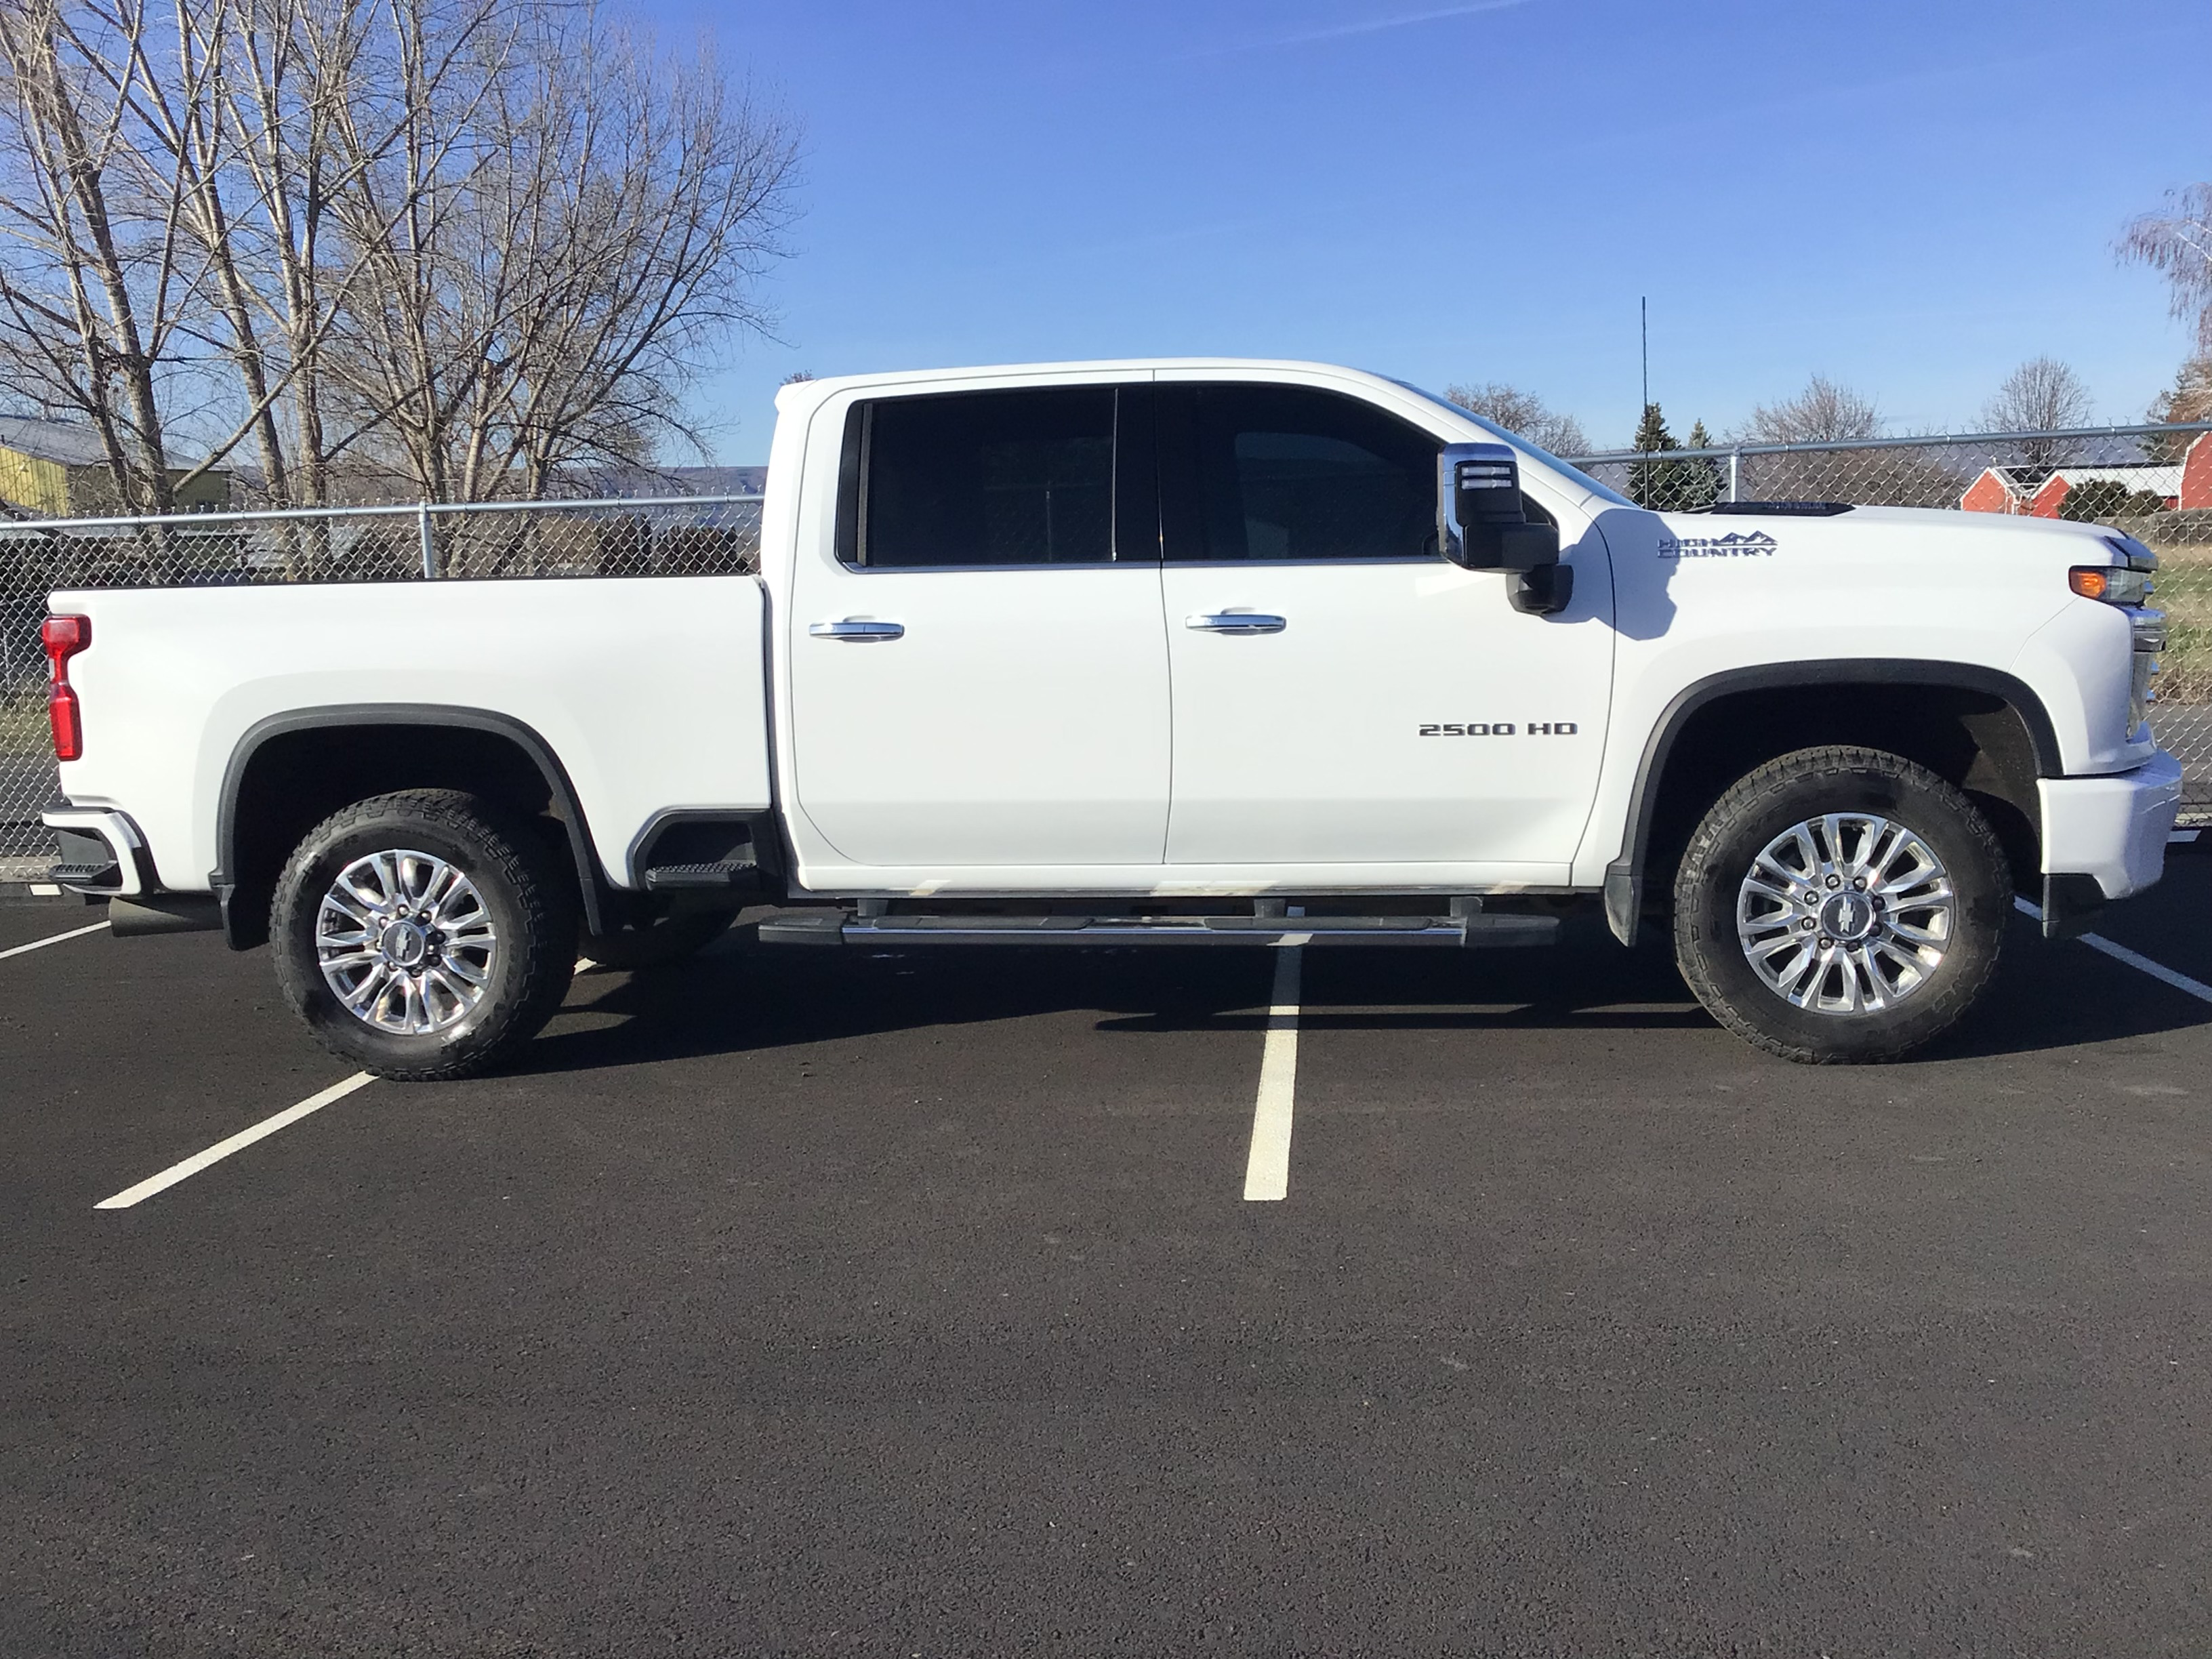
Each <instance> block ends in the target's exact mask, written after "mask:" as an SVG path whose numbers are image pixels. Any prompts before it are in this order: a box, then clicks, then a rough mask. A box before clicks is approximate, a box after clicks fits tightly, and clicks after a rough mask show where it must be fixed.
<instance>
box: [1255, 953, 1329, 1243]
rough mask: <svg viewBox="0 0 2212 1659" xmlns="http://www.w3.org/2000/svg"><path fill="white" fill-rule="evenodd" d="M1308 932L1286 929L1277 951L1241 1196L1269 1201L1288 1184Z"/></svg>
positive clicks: (1282, 1193)
mask: <svg viewBox="0 0 2212 1659" xmlns="http://www.w3.org/2000/svg"><path fill="white" fill-rule="evenodd" d="M1312 938H1313V935H1312V934H1311V933H1285V935H1284V936H1283V938H1282V939H1281V941H1280V942H1279V945H1277V948H1276V951H1275V988H1274V991H1273V994H1272V995H1271V996H1270V997H1269V999H1268V1008H1267V1047H1266V1048H1263V1049H1262V1050H1261V1054H1260V1094H1259V1097H1258V1098H1257V1099H1256V1100H1255V1101H1254V1102H1253V1103H1252V1150H1251V1152H1250V1153H1249V1155H1248V1156H1247V1157H1246V1158H1245V1160H1244V1196H1245V1197H1246V1198H1247V1199H1249V1200H1254V1201H1255V1202H1261V1203H1270V1202H1273V1201H1275V1200H1279V1199H1281V1198H1283V1197H1285V1196H1286V1195H1287V1194H1289V1192H1290V1190H1291V1109H1292V1107H1293V1105H1294V1104H1295V1103H1296V1100H1297V1085H1298V981H1299V979H1300V976H1301V974H1302V971H1303V968H1304V958H1305V954H1306V953H1305V950H1304V946H1305V945H1306V943H1307V941H1308V940H1310V939H1312Z"/></svg>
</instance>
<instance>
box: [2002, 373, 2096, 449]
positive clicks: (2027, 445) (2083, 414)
mask: <svg viewBox="0 0 2212 1659" xmlns="http://www.w3.org/2000/svg"><path fill="white" fill-rule="evenodd" d="M2095 408H2096V405H2095V403H2094V401H2093V399H2092V398H2090V396H2089V388H2088V386H2087V383H2085V382H2084V381H2083V380H2082V379H2081V376H2080V375H2079V374H2075V372H2074V371H2073V370H2072V369H2071V368H2068V367H2067V366H2066V365H2065V364H2064V363H2062V362H2059V361H2058V360H2057V358H2055V357H2032V358H2030V359H2029V360H2028V361H2027V362H2024V363H2022V364H2021V366H2020V367H2019V368H2015V370H2013V372H2012V373H2011V374H2008V375H2006V376H2005V379H2004V384H2003V385H2002V386H1999V387H1997V389H1996V392H1995V394H1994V395H1992V396H1991V397H1990V400H1989V402H1987V403H1985V404H1983V405H1982V425H1983V428H1984V429H1985V430H1987V431H1990V432H2054V431H2061V430H2063V429H2064V428H2068V427H2075V426H2086V425H2087V424H2088V422H2089V417H2090V416H2091V415H2092V414H2093V412H2094V411H2095ZM2012 450H2013V453H2015V456H2016V457H2017V458H2018V462H2019V465H2023V466H2033V467H2052V466H2057V465H2058V464H2059V463H2060V462H2062V461H2065V460H2069V459H2073V457H2074V455H2075V453H2077V452H2076V446H2075V445H2072V444H2069V442H2068V441H2066V440H2064V439H2063V438H2031V439H2027V440H2026V441H2022V442H2021V443H2017V444H2015V445H2013V446H2012Z"/></svg>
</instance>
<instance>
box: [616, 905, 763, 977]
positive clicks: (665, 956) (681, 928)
mask: <svg viewBox="0 0 2212 1659" xmlns="http://www.w3.org/2000/svg"><path fill="white" fill-rule="evenodd" d="M741 908H743V907H742V906H739V905H735V904H725V905H713V906H708V907H706V908H701V909H696V910H688V909H687V910H671V911H670V912H669V913H668V914H666V915H661V916H657V917H655V918H654V919H653V920H652V921H649V922H647V924H646V925H645V926H644V927H627V928H624V929H623V931H622V932H621V933H586V934H585V935H584V936H583V939H582V941H581V943H580V944H579V945H577V946H576V951H577V954H579V955H580V956H583V957H589V958H590V959H591V960H592V962H594V963H597V964H599V966H600V967H602V968H613V969H621V970H625V971H627V970H629V969H637V968H658V967H660V966H662V965H663V964H665V963H671V962H681V961H683V960H684V957H688V956H690V955H692V954H693V953H694V952H696V951H702V950H704V949H705V948H706V947H707V946H708V945H712V944H713V943H714V941H715V940H716V939H720V938H721V936H722V935H723V934H724V933H727V932H729V930H730V924H731V923H732V922H733V921H736V920H737V919H738V910H739V909H741Z"/></svg>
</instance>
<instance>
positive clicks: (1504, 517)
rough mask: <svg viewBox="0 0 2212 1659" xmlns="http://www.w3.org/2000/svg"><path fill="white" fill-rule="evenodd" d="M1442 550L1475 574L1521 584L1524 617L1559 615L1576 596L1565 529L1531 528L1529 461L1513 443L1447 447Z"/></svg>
mask: <svg viewBox="0 0 2212 1659" xmlns="http://www.w3.org/2000/svg"><path fill="white" fill-rule="evenodd" d="M1437 547H1438V549H1440V550H1442V552H1443V556H1444V557H1446V558H1448V559H1449V560H1450V561H1451V562H1453V563H1454V564H1456V565H1461V566H1463V567H1465V568H1467V569H1469V570H1504V571H1510V572H1511V573H1512V574H1513V575H1514V576H1515V578H1516V580H1515V581H1514V583H1513V591H1512V593H1511V595H1510V597H1511V599H1512V601H1513V608H1514V609H1515V610H1516V611H1528V612H1532V613H1534V614H1536V615H1539V616H1551V615H1553V613H1555V612H1557V611H1564V610H1565V608H1566V606H1567V602H1568V600H1569V599H1571V598H1572V597H1573V596H1574V591H1575V573H1574V572H1573V571H1572V570H1570V569H1567V568H1565V567H1564V566H1562V565H1561V564H1560V563H1559V526H1557V525H1549V524H1531V523H1529V522H1528V513H1527V512H1526V511H1525V510H1524V509H1523V507H1522V501H1521V459H1520V457H1519V456H1518V455H1516V453H1514V452H1513V450H1512V449H1511V447H1510V446H1508V445H1505V444H1446V445H1445V446H1444V447H1443V451H1442V453H1440V454H1439V455H1438V456H1437Z"/></svg>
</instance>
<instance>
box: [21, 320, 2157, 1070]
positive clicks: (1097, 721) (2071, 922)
mask: <svg viewBox="0 0 2212 1659" xmlns="http://www.w3.org/2000/svg"><path fill="white" fill-rule="evenodd" d="M778 407H779V410H780V416H779V420H778V423H777V427H776V431H775V445H774V450H773V453H772V456H771V459H770V463H769V477H768V484H767V490H766V499H765V502H764V505H763V527H762V532H761V553H760V572H759V574H758V575H757V576H753V575H742V574H741V575H725V576H702V577H662V578H652V579H638V580H627V579H569V580H485V581H466V580H455V581H442V582H425V583H386V584H373V583H364V584H358V585H346V586H250V587H228V588H201V589H172V590H140V591H117V592H106V591H100V592H58V593H56V594H54V595H53V597H52V611H53V615H52V617H49V619H48V621H47V623H46V641H47V647H48V653H49V655H50V657H51V659H52V671H53V672H52V678H53V687H52V703H53V709H54V726H55V734H56V748H57V752H58V755H59V757H60V759H61V767H60V770H61V777H62V785H63V790H64V796H65V798H66V799H67V800H68V801H69V803H70V805H69V806H68V808H67V810H57V811H53V812H52V813H50V814H49V815H48V817H47V820H46V821H47V823H49V824H51V825H52V827H53V828H54V829H56V830H57V831H58V833H59V836H60V838H61V841H62V843H63V856H64V878H66V879H67V880H69V881H70V883H71V884H73V885H75V886H76V888H77V889H78V890H82V891H83V892H85V893H87V894H94V895H106V896H110V897H111V898H112V903H111V905H110V909H109V914H110V915H111V917H112V919H113V921H114V927H115V931H116V932H117V933H121V934H127V933H132V932H137V931H153V930H168V929H173V928H180V927H196V926H197V927H222V929H223V930H224V931H225V932H226V933H228V939H229V942H230V944H231V945H233V946H234V948H239V949H246V948H249V947H252V946H254V945H259V944H261V943H264V942H268V943H270V945H272V946H273V951H274V955H275V957H276V972H277V975H278V978H279V980H280V981H281V982H282V985H283V989H284V992H285V994H286V995H287V997H288V998H289V1000H290V1001H291V1003H292V1005H293V1006H295V1008H296V1009H297V1010H298V1011H299V1012H300V1013H301V1016H302V1018H305V1019H306V1020H307V1022H308V1024H310V1025H311V1026H312V1027H313V1029H314V1030H315V1031H316V1033H317V1034H318V1035H319V1036H320V1037H321V1039H322V1040H323V1041H324V1042H325V1043H327V1044H328V1045H329V1046H330V1047H331V1048H333V1049H335V1050H337V1052H338V1053H340V1054H343V1055H345V1056H347V1057H348V1058H349V1059H351V1060H356V1061H357V1062H359V1063H360V1064H362V1066H367V1067H368V1068H369V1069H370V1070H372V1071H374V1072H377V1073H381V1074H383V1075H386V1076H390V1077H398V1078H413V1079H429V1078H447V1077H453V1076H458V1075H460V1074H462V1073H467V1072H471V1071H473V1070H477V1069H479V1068H481V1067H483V1066H487V1065H489V1064H491V1063H493V1062H494V1061H495V1060H497V1059H498V1058H499V1057H501V1055H504V1054H510V1053H511V1052H512V1051H513V1049H514V1048H515V1047H516V1046H517V1045H518V1044H520V1043H522V1042H526V1041H527V1040H528V1038H529V1037H530V1036H532V1034H533V1033H534V1032H535V1031H536V1030H538V1027H539V1026H540V1025H541V1024H543V1022H544V1020H545V1019H546V1018H547V1017H548V1016H549V1014H550V1012H552V1011H553V1010H554V1009H555V1008H556V1007H557V1006H558V1005H559V1004H560V1001H561V1000H562V994H563V992H564V991H565V989H566V987H567V985H568V980H569V977H570V975H571V973H572V971H573V969H574V963H575V960H576V957H577V954H578V950H579V938H580V937H581V939H582V941H583V942H582V945H581V949H582V950H583V951H584V953H585V954H586V955H588V956H591V957H596V958H599V959H600V960H602V961H605V962H609V963H616V964H624V963H629V964H638V963H645V962H647V961H649V960H652V959H654V958H668V957H676V956H678V955H680V954H682V953H683V952H684V951H688V950H691V949H696V947H697V946H698V945H700V944H701V943H702V942H703V941H704V940H706V939H708V938H711V937H712V936H713V933H714V931H715V930H717V929H719V928H720V927H723V926H725V925H726V923H727V922H728V921H729V920H730V919H731V917H732V915H735V914H736V912H737V911H738V909H739V908H743V907H744V906H747V905H766V906H769V907H773V909H774V913H773V914H772V915H770V917H769V920H768V921H764V922H763V924H762V925H761V927H760V937H761V939H763V940H764V941H781V942H785V943H790V944H801V943H806V944H823V945H838V944H842V943H850V942H857V941H863V940H866V941H875V942H883V941H890V942H896V944H897V945H901V946H907V945H923V944H933V943H958V944H963V945H974V944H978V943H1007V944H1019V945H1031V946H1036V945H1095V944H1112V945H1128V944H1133V943H1161V944H1173V945H1276V944H1282V943H1285V942H1295V943H1300V944H1310V945H1316V946H1322V945H1449V946H1454V947H1462V948H1463V947H1467V946H1482V945H1528V944H1539V943H1544V942H1547V941H1548V940H1549V939H1552V938H1553V936H1554V935H1555V933H1556V932H1557V930H1558V928H1559V922H1560V919H1561V917H1562V916H1563V915H1566V914H1567V913H1569V912H1570V911H1571V910H1573V909H1575V908H1577V907H1584V906H1587V907H1593V908H1594V907H1596V906H1599V905H1601V906H1602V907H1603V912H1604V915H1605V917H1606V919H1607V921H1608V922H1609V924H1610V926H1611V928H1612V931H1613V933H1614V934H1615V935H1617V936H1618V937H1619V938H1620V940H1621V941H1622V942H1623V943H1624V944H1632V943H1633V942H1634V940H1635V938H1636V935H1637V932H1638V927H1640V926H1642V925H1644V923H1645V922H1646V921H1651V920H1654V919H1666V921H1667V924H1668V925H1669V926H1671V927H1672V929H1673V936H1674V950H1675V952H1676V954H1677V957H1678V959H1679V962H1680V967H1681V970H1682V973H1683V975H1684V976H1685V978H1686V980H1687V981H1688V982H1689V984H1690V986H1691V987H1692V990H1693V991H1694V992H1695V993H1696V994H1697V996H1698V997H1699V1000H1701V1001H1702V1002H1703V1003H1704V1004H1705V1006H1706V1007H1707V1008H1709V1009H1710V1010H1711V1012H1713V1014H1714V1015H1715V1017H1716V1018H1718V1019H1719V1020H1720V1021H1721V1022H1722V1023H1723V1024H1725V1025H1727V1026H1728V1027H1729V1029H1731V1030H1735V1031H1736V1032H1737V1033H1739V1034H1740V1035H1741V1036H1744V1037H1745V1038H1747V1039H1748V1040H1749V1041H1750V1042H1753V1043H1756V1044H1757V1045H1759V1047H1760V1048H1765V1049H1767V1050H1769V1051H1771V1052H1772V1053H1774V1054H1780V1055H1784V1056H1786V1057H1788V1058H1790V1059H1792V1060H1885V1059H1889V1058H1893V1057H1895V1056H1897V1055H1899V1054H1903V1053H1905V1051H1907V1050H1908V1049H1910V1048H1913V1047H1915V1046H1916V1045H1917V1044H1920V1043H1922V1042H1926V1041H1927V1040H1928V1039H1929V1038H1930V1037H1932V1036H1935V1035H1936V1033H1938V1032H1940V1031H1942V1030H1945V1029H1946V1028H1947V1027H1948V1026H1950V1025H1951V1024H1954V1022H1955V1021H1956V1020H1957V1019H1958V1018H1960V1016H1961V1015H1962V1014H1963V1013H1964V1012H1966V1009H1967V1007H1968V1006H1970V1005H1971V1004H1972V1001H1973V1000H1974V999H1975V997H1976V995H1977V994H1978V993H1979V992H1980V991H1981V990H1982V989H1983V987H1984V986H1985V985H1986V984H1987V983H1988V982H1989V981H1990V974H1991V970H1992V969H1993V967H1994V965H1995V963H1996V956H1997V950H1998V945H1999V940H2000V938H2001V935H2002V931H2003V928H2004V927H2005V923H2006V920H2007V916H2008V912H2009V910H2010V909H2011V908H2012V902H2013V898H2014V895H2015V892H2016V891H2026V892H2027V893H2030V894H2032V895H2033V896H2034V897H2035V898H2036V899H2037V900H2038V901H2039V902H2040V904H2041V906H2042V910H2043V915H2044V917H2045V927H2046V930H2047V931H2050V932H2052V933H2063V932H2064V931H2066V930H2068V929H2069V928H2073V927H2079V926H2080V925H2081V921H2082V919H2083V918H2084V917H2085V916H2086V915H2087V913H2088V912H2089V911H2090V910H2092V909H2093V908H2094V907H2095V906H2096V905H2098V904H2099V903H2100V902H2103V901H2105V900H2107V899H2115V898H2119V897H2122V896H2125V895H2127V894H2130V893H2134V892H2136V891H2139V890H2142V888H2144V887H2147V886H2148V885H2149V884H2152V883H2154V882H2155V881H2156V880H2157V879H2158V878H2159V876H2160V870H2161V867H2162V862H2163V859H2164V855H2165V844H2166V837H2167V834H2168V831H2169V829H2170V828H2171V826H2172V821H2173V817H2174V813H2175V810H2176V807H2177V805H2178V803H2179V796H2180V769H2179V766H2178V765H2177V764H2176V763H2174V761H2173V760H2172V757H2169V756H2167V755H2165V754H2163V753H2161V752H2160V750H2159V749H2158V748H2157V746H2156V744H2154V742H2153V740H2152V738H2151V736H2150V732H2149V727H2148V724H2147V723H2146V719H2145V714H2146V706H2147V703H2148V699H2149V696H2150V687H2151V678H2152V676H2153V675H2154V673H2155V671H2156V667H2157V653H2158V652H2159V650H2160V647H2161V645H2162V644H2163V631H2162V629H2163V624H2162V620H2161V618H2160V615H2159V613H2158V612H2157V611H2153V610H2150V609H2148V606H2147V600H2148V594H2149V591H2150V580H2149V572H2150V570H2151V568H2152V567H2153V565H2154V559H2153V557H2152V556H2151V555H2150V553H2149V552H2148V550H2146V549H2144V548H2143V547H2142V546H2141V545H2140V544H2136V543H2135V542H2133V541H2130V540H2129V539H2127V538H2124V537H2121V536H2118V535H2115V534H2112V533H2111V532H2106V531H2104V530H2101V529H2100V528H2097V527H2095V526H2088V525H2075V524H2069V523H2060V522H2054V521H2045V520H2033V519H2019V518H2000V517H1984V516H1982V515H1978V514H1966V513H1936V512H1919V511H1906V510H1902V509H1892V508H1881V507H1845V506H1841V505H1837V504H1832V503H1812V502H1786V503H1785V502H1776V503H1743V504H1729V505H1724V506H1722V507H1715V508H1712V509H1711V510H1710V511H1708V512H1705V513H1694V514H1670V513H1653V512H1647V511H1645V510H1644V509H1643V508H1641V507H1637V506H1636V505H1634V504H1633V503H1632V502H1631V501H1627V500H1625V499H1624V498H1623V497H1621V496H1620V495H1617V494H1615V493H1614V492H1613V491H1612V490H1610V489H1607V488H1605V487H1604V486H1603V485H1601V484H1600V483H1596V482H1595V480H1593V479H1591V478H1589V477H1585V476H1584V475H1583V474H1582V473H1580V472H1578V471H1576V470H1575V469H1574V468H1573V467H1571V466H1569V465H1565V464H1564V463H1562V462H1560V461H1559V460H1557V459H1554V458H1553V457H1552V456H1550V455H1547V454H1546V453H1543V452H1542V451H1541V450H1540V449H1537V448H1534V447H1532V446H1530V445H1528V444H1527V443H1525V442H1523V441H1522V440H1520V439H1519V438H1516V437H1515V436H1514V435H1511V434H1510V433H1506V432H1503V431H1501V430H1499V429H1498V428H1495V427H1493V426H1491V425H1489V424H1488V423H1486V422H1484V421H1482V420H1480V419H1479V418H1477V417H1476V416H1473V415H1471V414H1469V413H1468V412H1467V411H1466V410H1462V409H1459V408H1457V407H1455V405H1453V404H1449V403H1447V402H1444V401H1443V400H1442V399H1439V398H1435V397H1432V396H1431V395H1430V394H1428V393H1426V392H1421V391H1419V390H1417V389H1415V388H1413V387H1412V386H1407V385H1403V384H1401V383H1399V382H1396V381H1394V380H1387V379H1383V378H1382V377H1380V376H1377V375H1373V374H1362V373H1359V372H1357V371H1354V370H1351V369H1344V368H1329V367H1326V366H1322V365H1317V364H1310V363H1297V362H1244V361H1188V360H1181V361H1161V362H1109V363H1088V364H1052V365H1042V366H1036V367H1023V368H977V369H960V370H951V371H943V372H934V373H927V374H878V375H868V376H859V377H852V378H846V379H840V380H815V381H811V382H805V383H801V384H798V385H793V386H787V387H786V388H785V389H784V390H783V392H782V393H781V396H780V397H779V399H778Z"/></svg>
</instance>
